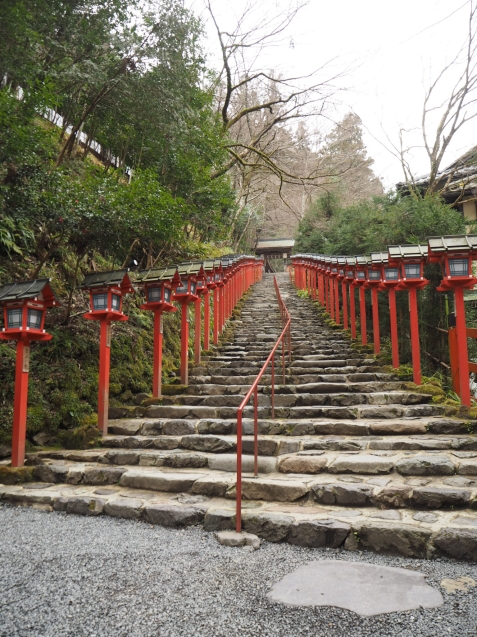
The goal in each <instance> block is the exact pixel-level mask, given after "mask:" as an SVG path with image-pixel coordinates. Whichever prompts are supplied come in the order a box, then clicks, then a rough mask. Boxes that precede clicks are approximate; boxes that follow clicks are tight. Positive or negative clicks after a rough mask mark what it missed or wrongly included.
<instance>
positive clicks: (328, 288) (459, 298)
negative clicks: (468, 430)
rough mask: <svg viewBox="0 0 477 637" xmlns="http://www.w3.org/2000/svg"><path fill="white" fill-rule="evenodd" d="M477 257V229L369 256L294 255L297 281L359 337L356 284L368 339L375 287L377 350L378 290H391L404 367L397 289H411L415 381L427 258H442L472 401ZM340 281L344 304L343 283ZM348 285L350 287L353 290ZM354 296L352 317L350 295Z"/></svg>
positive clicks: (443, 287)
mask: <svg viewBox="0 0 477 637" xmlns="http://www.w3.org/2000/svg"><path fill="white" fill-rule="evenodd" d="M476 258H477V235H458V236H445V237H430V238H429V239H428V243H427V244H426V245H403V246H388V251H387V252H373V253H371V255H370V256H355V257H345V256H329V255H323V254H297V255H293V256H292V257H291V260H292V265H293V269H294V273H295V284H296V285H297V287H298V288H300V289H303V290H307V291H308V293H309V294H310V296H311V297H312V298H313V299H315V300H318V301H319V302H320V303H321V305H323V306H324V307H325V308H326V310H327V312H329V314H330V316H331V318H332V319H333V320H334V321H335V322H336V323H338V324H341V319H342V320H343V326H344V328H345V329H348V322H349V324H350V328H351V336H352V338H356V310H355V295H354V290H355V289H356V288H358V289H359V301H360V324H361V342H362V344H363V345H365V344H366V343H367V330H366V304H365V289H370V290H371V302H372V316H373V341H374V352H375V353H376V354H378V353H379V351H380V332H379V309H378V292H388V296H389V314H390V333H391V347H392V363H393V367H395V368H397V367H399V351H398V326H397V315H396V290H404V291H408V293H409V313H410V331H411V353H412V365H413V377H414V382H415V383H416V384H417V385H420V384H421V357H420V346H419V324H418V309H417V290H420V289H422V288H424V287H425V286H426V285H427V284H428V283H429V281H428V280H427V279H425V278H424V266H425V264H426V263H440V264H441V267H442V282H441V284H440V286H439V287H438V288H437V291H438V292H448V291H453V292H454V298H455V314H456V336H457V351H458V362H459V373H460V396H461V400H462V404H463V405H467V406H469V405H470V387H469V382H468V381H469V362H468V349H467V331H466V330H467V328H466V321H465V306H464V290H465V289H471V288H473V287H474V285H475V283H477V279H476V278H474V276H473V274H472V262H473V260H475V259H476ZM340 286H341V298H342V303H341V308H340V298H339V287H340ZM348 287H349V292H348ZM348 297H349V320H348V301H347V299H348Z"/></svg>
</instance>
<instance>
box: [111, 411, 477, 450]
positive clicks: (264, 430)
mask: <svg viewBox="0 0 477 637" xmlns="http://www.w3.org/2000/svg"><path fill="white" fill-rule="evenodd" d="M236 422H237V421H236V418H230V419H220V418H206V419H195V420H194V419H160V420H158V419H146V418H133V419H120V420H111V421H110V422H109V433H111V434H116V435H120V436H136V435H144V436H160V435H164V436H182V435H189V434H195V433H202V434H213V435H229V434H234V433H236ZM474 429H476V430H477V424H476V423H475V421H467V420H459V419H456V418H436V417H430V418H422V419H420V418H408V419H388V420H361V419H356V420H346V419H341V420H333V419H320V418H318V419H310V420H288V419H285V420H284V419H278V418H277V419H274V420H266V419H263V418H261V419H259V421H258V431H259V433H260V434H261V435H285V436H300V437H301V436H307V437H309V436H315V435H316V436H328V435H333V436H336V435H338V436H358V437H363V436H372V437H373V438H372V440H374V441H376V443H378V442H379V443H380V444H381V445H382V447H380V448H391V447H392V445H394V440H396V441H397V442H396V444H398V445H399V444H401V440H400V439H399V436H401V437H404V438H405V439H406V440H407V439H408V438H409V437H410V436H413V438H412V440H413V441H415V443H414V444H416V445H417V444H419V440H421V439H422V438H423V436H424V437H426V436H427V437H432V438H431V439H432V440H435V439H437V440H439V438H436V435H437V436H439V435H444V436H446V437H445V438H443V440H444V441H447V440H449V437H448V436H459V435H464V438H465V439H466V440H470V441H474V440H476V437H475V435H474V434H470V432H469V430H471V431H473V430H474ZM243 432H244V434H247V433H252V432H253V420H252V419H249V418H244V420H243ZM378 436H385V438H380V437H378ZM450 440H452V438H450ZM380 441H381V442H380ZM384 445H389V446H388V447H385V446H384Z"/></svg>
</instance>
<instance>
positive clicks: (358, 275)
mask: <svg viewBox="0 0 477 637" xmlns="http://www.w3.org/2000/svg"><path fill="white" fill-rule="evenodd" d="M367 265H368V257H364V256H357V257H356V268H355V279H354V285H355V286H356V287H358V288H359V316H360V323H361V343H362V344H363V345H366V344H367V342H368V335H367V329H366V296H365V289H364V286H365V283H366V274H367Z"/></svg>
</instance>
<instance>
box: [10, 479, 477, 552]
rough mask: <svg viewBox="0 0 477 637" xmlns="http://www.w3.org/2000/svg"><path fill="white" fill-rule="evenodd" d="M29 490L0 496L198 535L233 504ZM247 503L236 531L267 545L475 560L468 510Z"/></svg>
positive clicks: (165, 495) (218, 522) (201, 483)
mask: <svg viewBox="0 0 477 637" xmlns="http://www.w3.org/2000/svg"><path fill="white" fill-rule="evenodd" d="M195 485H196V486H197V490H198V491H200V490H204V491H205V492H207V491H208V485H207V478H202V479H199V480H196V482H195ZM34 486H35V485H25V487H22V486H7V487H0V498H1V499H2V501H4V502H8V503H11V504H17V505H23V506H36V507H41V508H44V509H47V510H56V511H64V512H65V513H67V514H76V515H88V516H102V515H106V516H111V517H116V518H126V519H133V520H138V521H141V520H143V521H144V522H146V523H148V524H159V525H163V526H168V527H175V528H183V527H185V526H189V525H196V524H202V525H203V527H204V530H206V531H212V532H215V531H220V530H226V529H234V527H235V510H234V503H233V502H231V501H230V500H228V499H226V498H224V497H223V496H217V495H215V494H212V495H209V494H208V493H206V494H205V495H203V494H201V493H197V494H185V493H184V494H179V495H176V494H173V495H171V493H170V492H167V491H166V492H161V493H157V492H155V493H154V492H151V491H148V490H143V489H135V488H130V487H124V486H117V487H114V488H109V489H105V488H97V487H95V486H83V485H81V486H79V487H77V488H75V489H73V490H72V487H71V485H65V484H55V485H52V486H51V487H47V488H39V489H35V488H34ZM43 486H44V485H41V487H43ZM169 486H170V485H169ZM32 487H33V488H32ZM212 491H213V489H212ZM253 504H254V506H253V508H252V509H248V508H247V502H244V509H243V528H244V530H245V531H248V532H251V533H254V534H256V535H258V536H259V537H261V538H263V539H265V540H267V541H270V542H289V543H291V544H294V545H298V546H305V547H314V548H320V547H330V548H338V547H342V548H344V549H347V550H353V551H356V550H369V551H376V552H379V553H386V554H392V555H400V556H403V557H417V558H419V559H423V558H426V557H435V556H441V557H446V558H458V559H466V560H468V561H475V560H476V558H477V529H476V525H477V515H476V513H475V512H474V511H469V510H464V511H442V510H436V511H435V512H428V511H419V510H411V509H402V510H392V511H386V510H384V511H383V510H381V509H380V508H378V507H363V510H362V511H360V510H359V509H356V508H354V509H352V511H351V510H350V509H349V508H345V507H340V506H335V507H333V512H332V513H330V508H329V506H328V505H326V506H323V505H320V504H319V503H316V502H312V501H309V502H307V503H306V505H305V506H303V503H302V502H299V503H296V504H294V503H290V502H286V503H285V504H283V503H281V502H279V501H266V502H262V503H258V504H257V505H255V503H253ZM351 512H352V514H353V515H351V516H350V513H351ZM390 514H392V515H393V517H390Z"/></svg>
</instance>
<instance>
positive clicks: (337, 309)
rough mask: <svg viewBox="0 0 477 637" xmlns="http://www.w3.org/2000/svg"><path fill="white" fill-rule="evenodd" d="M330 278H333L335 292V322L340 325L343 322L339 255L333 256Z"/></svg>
mask: <svg viewBox="0 0 477 637" xmlns="http://www.w3.org/2000/svg"><path fill="white" fill-rule="evenodd" d="M330 278H331V289H332V293H333V301H332V303H333V306H334V310H333V311H334V319H335V322H336V323H337V324H338V325H339V324H340V322H341V319H340V297H339V281H338V257H331V269H330Z"/></svg>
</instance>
